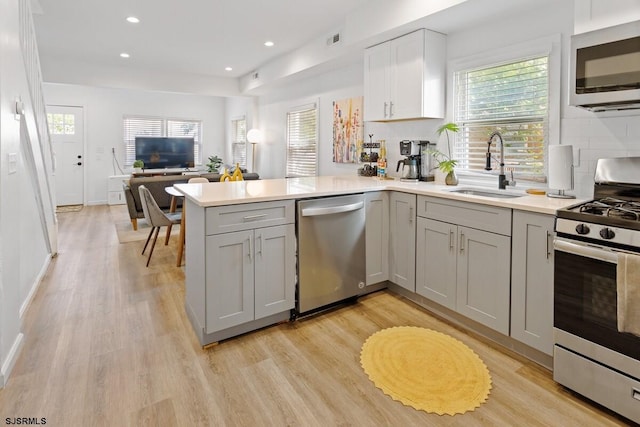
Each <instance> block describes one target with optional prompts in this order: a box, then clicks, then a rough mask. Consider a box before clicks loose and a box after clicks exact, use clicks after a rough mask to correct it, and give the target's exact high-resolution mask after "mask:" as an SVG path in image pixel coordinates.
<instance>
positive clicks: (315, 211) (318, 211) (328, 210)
mask: <svg viewBox="0 0 640 427" xmlns="http://www.w3.org/2000/svg"><path fill="white" fill-rule="evenodd" d="M363 207H364V202H357V203H351V204H348V205H340V206H327V207H325V208H303V209H302V211H301V213H302V216H319V215H332V214H337V213H342V212H351V211H357V210H358V209H362V208H363Z"/></svg>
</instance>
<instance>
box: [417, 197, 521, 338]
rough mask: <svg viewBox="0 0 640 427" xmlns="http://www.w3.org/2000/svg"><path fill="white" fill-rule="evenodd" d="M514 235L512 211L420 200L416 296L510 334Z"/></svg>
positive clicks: (441, 200) (437, 200)
mask: <svg viewBox="0 0 640 427" xmlns="http://www.w3.org/2000/svg"><path fill="white" fill-rule="evenodd" d="M476 227H477V228H476ZM484 230H489V231H484ZM510 234H511V210H510V209H506V208H498V207H493V206H487V205H478V204H473V203H465V202H459V201H453V200H446V199H438V198H433V197H427V196H420V197H419V198H418V233H417V236H418V240H417V243H416V265H417V266H418V267H417V272H416V291H415V292H416V293H418V294H420V295H422V296H424V297H426V298H428V299H430V300H432V301H434V302H436V303H438V304H441V305H443V306H445V307H447V308H450V309H452V310H455V311H457V312H458V313H460V314H462V315H464V316H466V317H468V318H470V319H472V320H475V321H476V322H479V323H482V324H483V325H485V326H488V327H490V328H492V329H494V330H496V331H498V332H500V333H503V334H505V335H509V321H510V318H509V303H510V299H509V298H510V286H511V237H510Z"/></svg>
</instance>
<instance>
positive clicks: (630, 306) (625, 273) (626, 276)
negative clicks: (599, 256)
mask: <svg viewBox="0 0 640 427" xmlns="http://www.w3.org/2000/svg"><path fill="white" fill-rule="evenodd" d="M617 282H618V331H620V332H629V333H631V334H634V335H637V336H640V256H638V255H633V254H623V253H619V254H618V268H617Z"/></svg>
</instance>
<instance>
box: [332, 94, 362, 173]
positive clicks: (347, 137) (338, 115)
mask: <svg viewBox="0 0 640 427" xmlns="http://www.w3.org/2000/svg"><path fill="white" fill-rule="evenodd" d="M362 102H363V98H362V96H359V97H356V98H348V99H343V100H340V101H334V102H333V161H334V162H335V163H356V162H357V161H358V158H359V157H360V151H362V143H363V140H364V138H363V133H364V123H363V122H362Z"/></svg>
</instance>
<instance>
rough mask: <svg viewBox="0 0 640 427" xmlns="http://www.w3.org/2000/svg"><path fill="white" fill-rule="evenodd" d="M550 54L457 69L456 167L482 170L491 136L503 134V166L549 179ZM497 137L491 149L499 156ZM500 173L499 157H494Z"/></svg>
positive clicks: (526, 176) (525, 175)
mask: <svg viewBox="0 0 640 427" xmlns="http://www.w3.org/2000/svg"><path fill="white" fill-rule="evenodd" d="M548 62H549V58H548V56H541V57H536V58H528V59H523V60H519V61H515V62H511V63H508V64H500V65H494V66H491V67H485V68H480V69H475V70H467V71H459V72H456V73H454V97H455V99H454V120H455V122H456V123H457V124H458V125H459V126H460V131H459V132H458V133H457V134H456V136H455V150H454V158H456V159H457V160H458V169H460V170H466V171H480V170H484V167H485V164H486V153H487V149H488V140H489V136H490V135H491V134H492V133H493V132H494V131H496V130H497V131H499V132H500V133H501V134H502V137H503V140H504V163H505V168H507V169H510V170H513V173H514V175H518V177H519V178H522V179H530V180H535V181H546V176H545V166H544V165H545V161H544V159H545V149H546V145H547V143H546V141H547V135H548V109H549V97H548V92H549V75H548ZM499 151H500V148H499V140H498V138H495V142H494V143H493V144H492V145H491V154H492V157H493V158H494V159H499ZM492 167H493V170H494V171H495V173H498V168H499V165H498V160H493V161H492Z"/></svg>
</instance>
